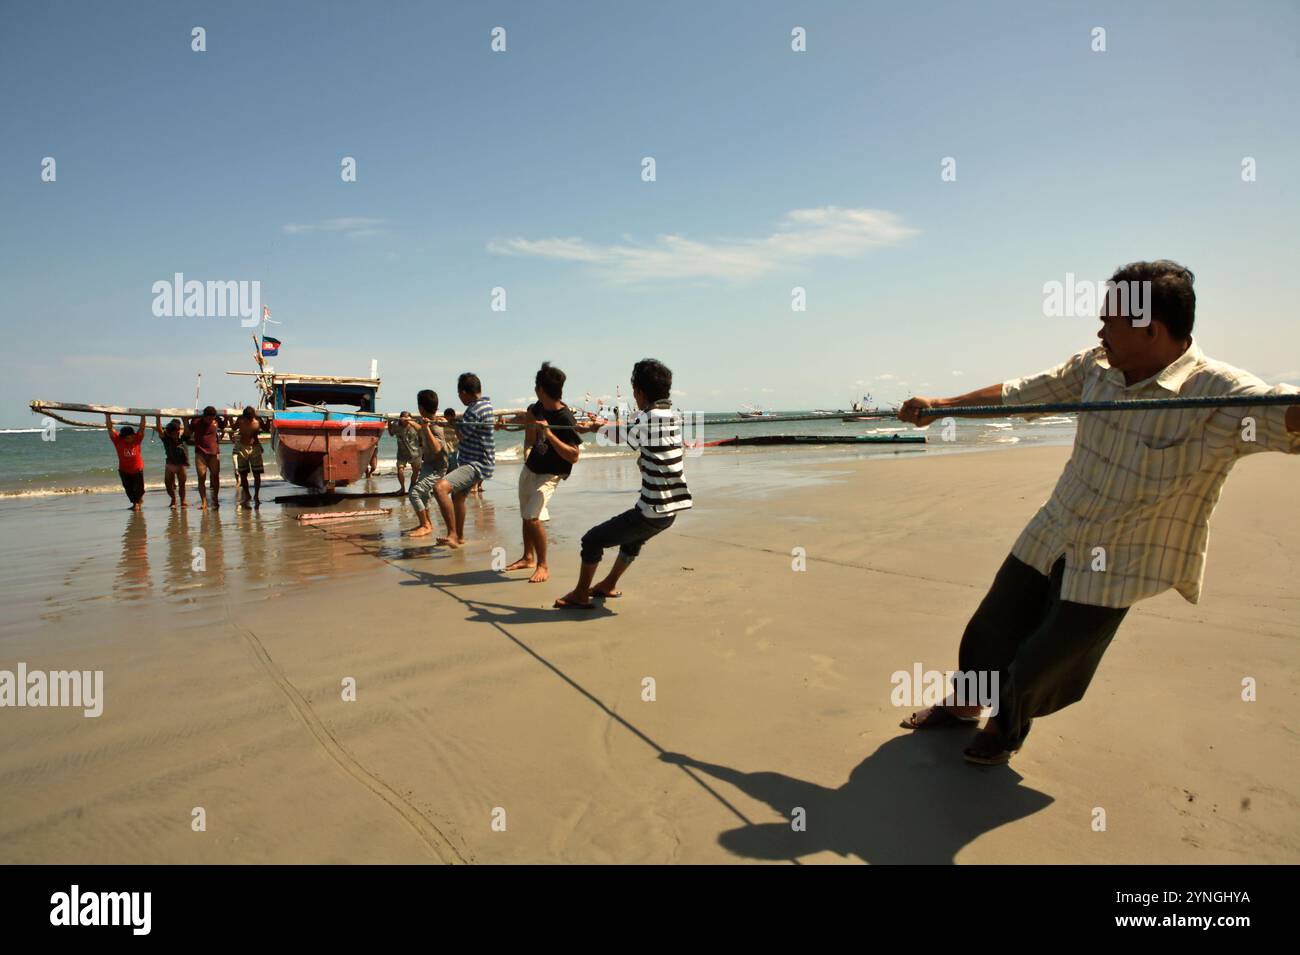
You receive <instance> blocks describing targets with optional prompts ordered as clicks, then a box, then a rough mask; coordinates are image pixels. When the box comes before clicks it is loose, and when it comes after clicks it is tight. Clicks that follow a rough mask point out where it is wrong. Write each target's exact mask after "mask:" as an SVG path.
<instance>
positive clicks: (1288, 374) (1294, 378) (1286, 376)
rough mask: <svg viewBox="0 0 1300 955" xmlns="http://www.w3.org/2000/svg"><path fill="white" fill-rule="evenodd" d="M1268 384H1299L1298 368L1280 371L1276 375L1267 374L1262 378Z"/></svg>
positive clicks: (1299, 371) (1299, 374)
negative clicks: (1296, 369)
mask: <svg viewBox="0 0 1300 955" xmlns="http://www.w3.org/2000/svg"><path fill="white" fill-rule="evenodd" d="M1264 380H1265V381H1266V382H1268V383H1269V384H1270V385H1295V384H1300V370H1298V371H1281V372H1278V373H1277V374H1276V375H1269V376H1268V377H1267V378H1265V379H1264Z"/></svg>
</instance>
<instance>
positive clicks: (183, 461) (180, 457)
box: [153, 415, 190, 507]
mask: <svg viewBox="0 0 1300 955" xmlns="http://www.w3.org/2000/svg"><path fill="white" fill-rule="evenodd" d="M153 429H154V430H155V431H157V432H158V437H159V438H161V439H162V443H163V450H164V452H165V453H166V455H167V463H166V465H165V468H166V474H165V476H164V478H163V480H164V482H165V483H166V485H167V496H168V497H169V498H171V501H172V504H171V506H172V507H175V506H176V492H177V491H179V492H180V505H181V507H189V506H190V505H189V504H188V503H187V502H186V500H185V481H186V480H187V478H188V473H187V469H188V468H189V466H190V453H189V451H188V450H187V449H186V447H185V439H186V437H187V435H186V434H185V429H184V427H183V426H182V425H181V419H180V418H172V420H171V421H168V422H167V427H166V428H165V429H164V428H163V426H162V416H161V415H155V416H154V419H153Z"/></svg>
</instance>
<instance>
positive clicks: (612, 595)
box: [591, 590, 623, 600]
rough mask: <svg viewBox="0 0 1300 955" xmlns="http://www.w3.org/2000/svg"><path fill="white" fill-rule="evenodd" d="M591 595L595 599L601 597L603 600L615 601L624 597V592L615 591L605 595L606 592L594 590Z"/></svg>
mask: <svg viewBox="0 0 1300 955" xmlns="http://www.w3.org/2000/svg"><path fill="white" fill-rule="evenodd" d="M591 595H592V596H593V597H599V598H600V599H601V600H613V599H615V598H618V597H621V596H623V591H621V590H615V591H613V592H612V593H608V594H607V593H604V592H602V591H599V590H593V591H592V592H591Z"/></svg>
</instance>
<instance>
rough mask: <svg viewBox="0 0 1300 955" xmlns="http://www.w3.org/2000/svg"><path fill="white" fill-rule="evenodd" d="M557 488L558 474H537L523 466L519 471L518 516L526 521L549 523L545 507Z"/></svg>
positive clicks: (549, 516)
mask: <svg viewBox="0 0 1300 955" xmlns="http://www.w3.org/2000/svg"><path fill="white" fill-rule="evenodd" d="M559 486H560V476H559V475H558V474H538V473H537V472H536V471H533V470H531V469H530V468H529V467H528V465H524V466H523V467H522V468H521V469H520V471H519V516H520V517H522V518H523V519H524V520H526V521H549V520H550V519H551V515H550V512H548V511H547V510H546V505H547V504H549V503H550V502H551V495H552V494H554V493H555V489H556V488H557V487H559Z"/></svg>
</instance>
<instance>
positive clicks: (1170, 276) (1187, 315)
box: [1110, 259, 1196, 342]
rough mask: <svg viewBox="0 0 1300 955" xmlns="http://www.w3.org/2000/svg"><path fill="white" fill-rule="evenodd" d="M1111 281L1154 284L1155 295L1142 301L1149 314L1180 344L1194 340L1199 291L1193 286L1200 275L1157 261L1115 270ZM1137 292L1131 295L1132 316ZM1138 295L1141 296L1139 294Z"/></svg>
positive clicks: (1132, 291) (1175, 263) (1152, 290)
mask: <svg viewBox="0 0 1300 955" xmlns="http://www.w3.org/2000/svg"><path fill="white" fill-rule="evenodd" d="M1110 280H1111V282H1115V283H1118V282H1150V283H1151V295H1150V298H1149V299H1145V298H1144V299H1142V304H1143V306H1144V307H1145V308H1146V309H1148V311H1147V315H1149V316H1150V317H1151V318H1154V319H1155V320H1156V321H1157V322H1160V323H1161V324H1162V325H1164V326H1165V328H1166V329H1168V330H1169V334H1170V335H1171V336H1173V337H1174V338H1175V339H1177V340H1178V341H1183V342H1185V341H1190V340H1191V337H1192V325H1194V324H1195V322H1196V292H1195V291H1194V290H1193V289H1192V283H1193V282H1195V281H1196V276H1194V275H1193V274H1192V270H1191V269H1189V268H1187V267H1186V266H1183V265H1179V264H1178V263H1177V262H1171V261H1170V260H1169V259H1157V260H1156V261H1155V262H1130V263H1129V264H1128V265H1125V266H1122V267H1120V268H1118V269H1116V270H1115V274H1114V275H1112V276H1111V277H1110ZM1135 291H1136V290H1135V289H1133V287H1132V286H1131V285H1130V286H1129V292H1128V301H1129V311H1130V314H1132V310H1133V304H1134V302H1135V298H1134V295H1135ZM1137 294H1141V293H1140V292H1138V293H1137Z"/></svg>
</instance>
